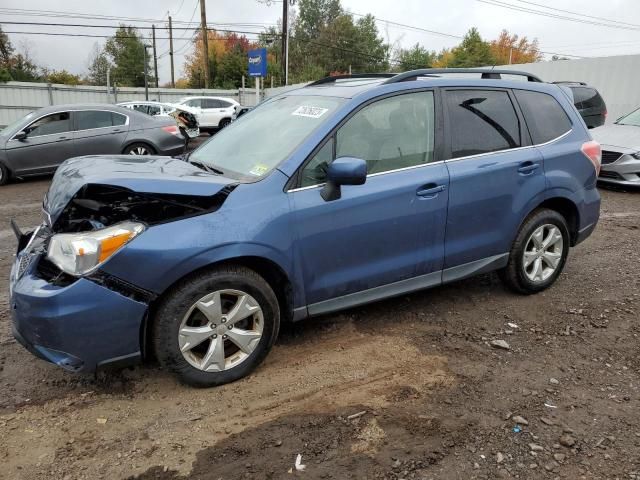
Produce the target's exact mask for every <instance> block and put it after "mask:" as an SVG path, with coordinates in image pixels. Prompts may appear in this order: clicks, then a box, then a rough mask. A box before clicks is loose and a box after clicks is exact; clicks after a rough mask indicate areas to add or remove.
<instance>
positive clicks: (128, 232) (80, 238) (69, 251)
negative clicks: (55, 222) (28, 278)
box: [47, 222, 144, 276]
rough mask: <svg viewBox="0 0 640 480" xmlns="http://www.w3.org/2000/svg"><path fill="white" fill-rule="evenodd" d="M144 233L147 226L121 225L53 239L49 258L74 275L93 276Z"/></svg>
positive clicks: (64, 270)
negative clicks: (119, 251) (114, 255)
mask: <svg viewBox="0 0 640 480" xmlns="http://www.w3.org/2000/svg"><path fill="white" fill-rule="evenodd" d="M143 231H144V225H143V224H141V223H136V222H121V223H118V224H116V225H112V226H111V227H107V228H103V229H100V230H94V231H92V232H81V233H59V234H57V235H54V236H53V237H51V240H50V241H49V248H48V250H47V258H48V259H49V260H50V261H51V262H52V263H54V264H55V265H56V266H57V267H58V268H59V269H60V270H62V271H63V272H65V273H68V274H70V275H76V276H78V275H86V274H88V273H91V272H92V271H94V270H95V269H96V268H98V267H99V266H100V265H102V264H103V263H104V262H106V261H107V260H108V259H109V258H110V257H111V256H112V255H113V254H115V253H116V252H117V251H118V250H120V249H121V248H122V247H124V246H125V245H126V244H127V243H128V242H130V241H131V240H133V239H134V238H135V237H136V236H137V235H139V234H141V233H142V232H143Z"/></svg>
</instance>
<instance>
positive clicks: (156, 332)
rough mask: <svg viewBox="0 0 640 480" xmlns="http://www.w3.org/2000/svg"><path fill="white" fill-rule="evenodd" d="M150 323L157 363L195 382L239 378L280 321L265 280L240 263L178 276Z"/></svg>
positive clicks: (259, 356)
mask: <svg viewBox="0 0 640 480" xmlns="http://www.w3.org/2000/svg"><path fill="white" fill-rule="evenodd" d="M157 312H158V313H157V315H156V317H155V320H154V322H153V325H152V338H153V347H154V350H155V354H156V357H157V358H158V360H159V361H160V364H161V365H162V366H164V367H165V368H167V369H168V370H170V371H172V372H174V373H175V374H177V375H178V377H179V378H180V380H181V381H183V382H184V383H187V384H189V385H193V386H196V387H213V386H216V385H222V384H225V383H229V382H233V381H235V380H238V379H240V378H242V377H244V376H246V375H248V374H249V373H251V371H253V369H255V368H256V367H257V366H258V365H259V364H260V363H261V362H262V361H263V360H264V358H265V357H266V356H267V354H268V353H269V350H270V349H271V347H272V346H273V343H274V342H275V340H276V338H277V336H278V330H279V327H280V309H279V306H278V300H277V298H276V295H275V294H274V293H273V290H272V289H271V287H270V286H269V284H268V283H267V282H266V281H265V280H264V279H263V278H262V277H261V276H260V275H258V274H257V273H256V272H254V271H253V270H251V269H248V268H245V267H239V266H238V267H236V266H226V267H220V268H216V269H214V270H210V271H207V272H203V273H199V274H197V275H195V276H193V277H191V278H190V279H188V280H186V281H184V282H182V283H181V284H180V285H179V286H177V287H176V288H175V289H174V290H173V291H172V292H171V293H169V295H168V296H167V297H166V298H165V299H164V300H163V301H162V303H161V304H160V305H159V307H158V310H157Z"/></svg>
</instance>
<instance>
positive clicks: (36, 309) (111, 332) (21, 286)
mask: <svg viewBox="0 0 640 480" xmlns="http://www.w3.org/2000/svg"><path fill="white" fill-rule="evenodd" d="M34 263H35V262H34ZM10 306H11V312H12V317H13V325H12V330H13V335H14V337H15V338H16V340H17V341H18V342H20V343H21V344H22V345H23V346H24V347H25V348H26V349H27V350H29V351H30V352H31V353H33V354H34V355H36V356H37V357H39V358H42V359H44V360H47V361H49V362H51V363H55V364H56V365H59V366H60V367H63V368H65V369H67V370H70V371H74V372H92V371H95V370H96V369H97V368H98V367H101V366H103V365H106V364H111V363H116V362H117V363H122V362H135V361H136V360H139V359H140V358H141V351H140V344H141V343H140V332H141V325H142V322H143V320H144V318H145V315H146V312H147V305H146V304H144V303H140V302H137V301H135V300H132V299H130V298H128V297H126V296H124V295H121V294H119V293H117V292H114V291H112V290H109V289H108V288H106V287H103V286H100V285H98V284H96V283H94V282H92V281H90V280H86V279H82V278H81V279H78V280H76V281H75V282H74V283H72V284H71V285H68V286H64V287H59V286H55V285H52V284H50V283H48V282H47V281H46V280H43V279H41V278H38V277H37V276H35V275H34V274H33V272H32V271H30V269H29V270H28V271H26V272H25V273H24V274H23V275H22V276H21V277H20V278H19V279H18V280H16V281H14V283H13V284H12V294H11V303H10Z"/></svg>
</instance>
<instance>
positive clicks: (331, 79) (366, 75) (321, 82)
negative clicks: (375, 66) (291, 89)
mask: <svg viewBox="0 0 640 480" xmlns="http://www.w3.org/2000/svg"><path fill="white" fill-rule="evenodd" d="M395 76H396V74H395V73H354V74H351V75H334V76H333V77H325V78H321V79H320V80H316V81H315V82H312V83H310V84H309V85H307V87H315V86H317V85H324V84H326V83H335V82H336V80H348V79H351V78H353V79H358V78H360V79H367V78H371V79H375V78H392V77H395Z"/></svg>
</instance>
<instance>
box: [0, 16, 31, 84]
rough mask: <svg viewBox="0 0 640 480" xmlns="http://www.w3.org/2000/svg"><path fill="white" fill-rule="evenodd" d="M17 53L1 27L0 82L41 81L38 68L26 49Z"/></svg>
mask: <svg viewBox="0 0 640 480" xmlns="http://www.w3.org/2000/svg"><path fill="white" fill-rule="evenodd" d="M23 50H24V51H23V52H22V53H15V48H14V47H13V45H12V44H11V40H9V37H8V35H7V34H6V33H4V32H3V31H2V27H1V26H0V81H3V82H8V81H11V80H14V81H18V82H36V81H38V80H39V79H40V75H39V74H38V66H37V65H36V64H35V62H34V61H33V60H32V59H31V56H30V55H29V52H28V50H27V49H26V48H24V49H23Z"/></svg>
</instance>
